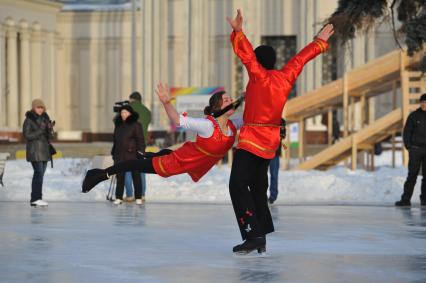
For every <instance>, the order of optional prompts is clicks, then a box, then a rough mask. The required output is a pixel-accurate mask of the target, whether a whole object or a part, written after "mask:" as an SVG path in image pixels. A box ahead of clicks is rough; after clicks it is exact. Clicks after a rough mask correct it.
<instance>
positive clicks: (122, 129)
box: [111, 105, 145, 204]
mask: <svg viewBox="0 0 426 283" xmlns="http://www.w3.org/2000/svg"><path fill="white" fill-rule="evenodd" d="M138 118H139V115H138V113H136V112H135V111H134V110H133V109H132V107H131V106H130V105H124V106H123V107H121V109H120V114H119V115H117V116H116V117H115V119H114V124H115V129H114V141H113V146H112V150H111V154H112V158H113V159H114V163H118V162H121V161H126V160H134V159H137V158H138V151H139V152H142V153H143V152H145V139H144V134H143V130H142V126H141V124H140V123H139V122H138ZM132 179H133V186H134V188H135V199H136V203H137V204H142V200H141V194H142V186H141V178H140V173H139V172H138V171H132ZM123 192H124V173H120V174H117V189H116V192H115V198H116V200H115V202H114V203H115V204H121V203H122V201H123Z"/></svg>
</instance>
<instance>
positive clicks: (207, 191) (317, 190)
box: [0, 152, 421, 205]
mask: <svg viewBox="0 0 426 283" xmlns="http://www.w3.org/2000/svg"><path fill="white" fill-rule="evenodd" d="M397 160H398V162H400V158H398V159H397ZM376 164H377V165H378V167H377V170H376V171H375V172H366V171H364V170H357V171H355V172H352V171H350V170H349V169H347V168H344V167H337V168H334V169H331V170H329V171H325V172H322V171H314V170H313V171H281V172H280V179H279V196H278V200H277V203H279V204H333V205H334V204H379V205H382V204H386V205H390V204H393V203H394V202H395V201H396V200H397V199H398V198H399V197H400V195H401V193H402V187H403V184H404V181H405V178H406V175H407V170H406V169H405V168H403V167H401V166H399V167H397V168H391V167H390V166H389V164H390V153H389V152H386V153H385V154H383V155H382V156H381V157H379V158H377V160H376ZM386 164H388V165H386ZM399 164H400V163H399ZM89 167H91V162H90V160H87V159H58V160H55V164H54V168H53V169H51V168H50V164H49V167H48V169H47V172H46V175H45V180H44V186H43V196H44V199H46V200H48V201H49V200H54V201H104V200H105V196H106V192H107V191H108V186H109V182H104V183H101V184H100V185H98V187H96V188H95V189H94V190H92V191H91V192H90V193H88V194H81V193H80V190H81V188H80V184H81V181H82V177H83V173H84V171H85V169H87V168H89ZM32 174H33V170H32V167H31V165H30V163H28V162H26V161H23V160H19V161H8V162H7V164H6V172H5V176H4V183H5V187H4V188H1V187H0V201H2V200H14V201H28V198H29V195H30V191H31V189H30V186H31V177H32ZM229 174H230V168H229V167H228V166H222V167H218V166H216V167H214V168H213V169H212V170H211V171H210V172H209V173H208V174H207V175H206V176H204V177H203V178H202V179H201V180H200V181H199V182H197V183H194V182H192V180H191V178H189V176H187V175H186V174H185V175H179V176H173V177H170V178H167V179H164V178H161V177H159V176H156V175H148V178H147V182H148V188H147V199H149V200H150V201H155V202H192V203H194V202H195V203H230V198H229V192H228V182H229ZM420 180H421V177H419V181H418V184H417V185H416V189H415V192H414V195H413V200H412V201H413V203H418V202H419V198H418V196H419V194H420V183H421V181H420Z"/></svg>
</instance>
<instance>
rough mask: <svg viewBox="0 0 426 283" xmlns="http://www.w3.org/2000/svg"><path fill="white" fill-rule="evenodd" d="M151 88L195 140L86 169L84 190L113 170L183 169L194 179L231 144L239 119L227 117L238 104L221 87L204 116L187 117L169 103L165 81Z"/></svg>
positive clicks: (170, 173)
mask: <svg viewBox="0 0 426 283" xmlns="http://www.w3.org/2000/svg"><path fill="white" fill-rule="evenodd" d="M155 92H156V93H157V95H158V98H159V99H160V101H161V103H162V104H163V106H164V109H165V110H166V112H167V115H168V116H169V118H170V120H172V121H173V122H174V123H176V124H177V125H179V126H180V127H182V128H184V129H186V130H190V131H194V132H195V133H196V134H197V138H196V141H195V142H186V143H184V144H183V145H182V146H181V147H180V148H178V149H177V150H174V151H172V150H169V149H164V150H161V151H159V152H158V153H154V154H152V153H151V154H150V153H146V154H141V156H140V157H141V159H138V160H129V161H123V162H119V163H117V164H115V165H113V166H111V167H108V168H106V169H91V170H88V171H87V173H86V176H85V178H84V180H83V184H82V191H83V192H84V193H87V192H89V191H90V190H91V189H92V188H93V187H94V186H96V185H97V184H98V183H100V182H102V181H105V180H107V179H108V178H109V177H111V176H112V175H114V174H118V173H122V172H127V171H135V170H137V171H140V172H144V173H151V174H158V175H160V176H162V177H169V176H173V175H178V174H182V173H187V174H189V175H190V176H191V178H192V180H193V181H194V182H197V181H198V180H199V179H200V178H201V177H203V176H204V175H205V174H206V173H207V172H208V171H209V170H210V169H211V168H212V167H213V166H214V165H215V164H216V163H217V162H218V161H219V160H221V159H222V158H223V157H224V156H225V154H226V153H227V152H228V150H229V149H230V148H231V147H232V145H233V144H234V141H235V136H236V133H237V129H239V128H240V127H241V125H242V119H241V118H239V119H232V120H231V119H229V117H230V116H231V115H232V114H233V113H234V111H235V108H237V107H238V106H239V104H240V103H241V101H242V100H241V99H240V100H237V101H236V102H234V103H233V102H232V99H231V97H230V96H229V95H227V94H226V93H225V92H224V91H219V92H216V93H215V94H213V95H212V96H211V97H210V100H209V105H208V106H207V107H206V108H205V109H204V114H205V115H206V117H205V118H191V117H188V116H186V114H185V113H184V114H182V115H179V114H178V112H177V111H176V109H175V108H174V107H173V105H172V104H171V103H170V102H171V100H172V98H171V97H170V95H169V88H168V86H167V85H163V84H161V83H160V84H158V85H157V89H156V90H155Z"/></svg>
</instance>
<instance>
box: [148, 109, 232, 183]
mask: <svg viewBox="0 0 426 283" xmlns="http://www.w3.org/2000/svg"><path fill="white" fill-rule="evenodd" d="M207 119H209V120H210V121H212V122H213V125H214V131H213V135H212V136H211V137H209V138H202V137H200V136H198V135H197V139H196V141H195V142H186V143H185V144H184V145H183V146H181V147H180V148H178V149H177V150H175V151H173V152H172V153H170V154H168V155H163V156H157V157H154V158H153V159H152V165H153V166H154V170H155V172H156V173H157V174H158V175H160V176H161V177H169V176H172V175H177V174H182V173H188V174H189V175H190V176H191V178H192V180H193V181H194V182H197V181H198V180H199V179H201V177H203V176H204V175H205V174H206V173H207V172H208V171H209V170H210V169H211V168H212V167H213V166H214V165H215V164H216V163H217V162H218V161H219V160H221V159H222V158H223V157H224V156H225V154H226V153H227V152H228V150H229V149H230V148H231V147H232V145H233V144H234V141H235V136H236V133H237V129H236V128H235V126H234V124H233V123H232V122H231V120H228V127H229V128H231V130H232V136H226V135H224V134H223V133H222V131H221V130H220V128H219V125H218V124H217V122H216V121H215V120H214V119H213V118H212V117H211V116H207Z"/></svg>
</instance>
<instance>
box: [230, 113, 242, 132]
mask: <svg viewBox="0 0 426 283" xmlns="http://www.w3.org/2000/svg"><path fill="white" fill-rule="evenodd" d="M231 122H232V123H233V124H234V126H235V128H237V130H239V129H240V128H241V127H242V126H243V124H244V121H243V116H237V117H232V118H231Z"/></svg>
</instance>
